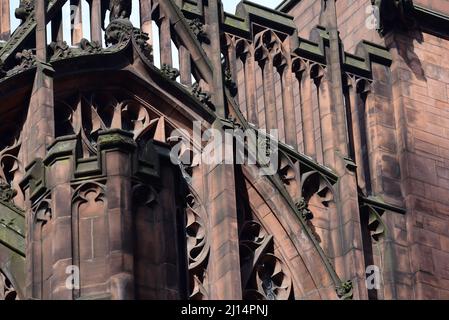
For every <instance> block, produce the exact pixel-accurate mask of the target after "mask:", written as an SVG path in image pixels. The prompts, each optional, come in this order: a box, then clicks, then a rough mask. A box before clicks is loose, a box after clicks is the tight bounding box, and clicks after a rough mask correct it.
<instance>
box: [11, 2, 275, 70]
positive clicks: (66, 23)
mask: <svg viewBox="0 0 449 320" xmlns="http://www.w3.org/2000/svg"><path fill="white" fill-rule="evenodd" d="M132 2H133V8H138V7H139V5H138V4H139V0H132ZM239 2H240V0H223V5H224V9H225V11H226V12H229V13H234V12H235V8H236V6H237V4H238V3H239ZM252 2H254V3H257V4H260V5H263V6H266V7H269V8H275V7H276V6H277V5H278V4H279V3H280V2H281V0H252ZM18 6H19V0H10V7H11V30H15V29H16V28H17V26H18V25H19V23H20V21H19V20H17V19H16V17H15V16H14V10H15V8H17V7H18ZM88 7H89V5H88V4H87V1H86V0H81V10H82V12H83V17H82V19H83V21H89V14H88V12H89V10H88ZM62 14H63V39H64V41H66V42H67V43H68V44H69V45H71V43H70V30H71V26H70V19H67V18H65V17H70V15H71V10H70V1H67V3H66V4H65V5H64V7H63V8H62ZM131 22H132V23H133V24H134V26H138V25H139V11H138V10H133V11H132V14H131ZM108 23H109V21H108V17H106V22H105V25H108ZM47 30H48V31H47V34H50V30H51V25H50V24H48V25H47ZM103 35H104V32H103ZM150 36H152V37H153V44H154V48H153V49H154V50H153V52H154V61H155V65H156V66H157V67H159V66H160V63H159V60H160V56H159V47H158V37H159V35H158V33H157V31H155V28H154V30H153V34H152V35H150ZM83 37H84V38H86V39H88V40H90V26H89V23H84V24H83ZM103 38H104V37H103ZM47 40H48V43H50V41H51V39H50V37H48V39H47ZM103 41H104V40H103ZM103 45H104V43H103ZM176 51H177V50H176V48H175V49H174V50H173V53H172V54H173V57H174V59H173V66H174V67H175V68H177V67H178V61H177V60H178V59H176V56H177V52H176Z"/></svg>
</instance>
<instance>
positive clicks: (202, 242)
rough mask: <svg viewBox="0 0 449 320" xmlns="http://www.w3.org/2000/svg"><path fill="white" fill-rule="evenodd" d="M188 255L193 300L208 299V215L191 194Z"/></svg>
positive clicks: (190, 295) (187, 212)
mask: <svg viewBox="0 0 449 320" xmlns="http://www.w3.org/2000/svg"><path fill="white" fill-rule="evenodd" d="M186 202H187V208H186V221H187V225H186V234H187V255H188V261H189V276H190V291H189V297H190V299H192V300H203V299H205V298H207V297H208V291H207V287H208V279H207V267H208V263H209V252H210V243H209V236H208V232H207V222H208V221H207V214H206V212H205V211H204V208H203V207H202V206H201V205H200V203H199V200H198V197H197V196H195V195H194V193H191V194H189V195H188V196H187V199H186Z"/></svg>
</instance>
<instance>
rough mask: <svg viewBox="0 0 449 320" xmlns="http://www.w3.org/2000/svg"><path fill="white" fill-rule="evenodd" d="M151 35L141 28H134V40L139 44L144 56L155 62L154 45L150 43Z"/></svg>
mask: <svg viewBox="0 0 449 320" xmlns="http://www.w3.org/2000/svg"><path fill="white" fill-rule="evenodd" d="M148 40H150V37H149V35H148V34H147V33H145V32H143V31H142V30H140V29H137V28H134V41H135V43H136V44H137V45H138V46H139V48H140V50H141V51H142V53H143V54H144V56H145V57H146V58H147V59H148V60H149V61H150V62H151V63H153V47H152V46H151V45H149V44H148Z"/></svg>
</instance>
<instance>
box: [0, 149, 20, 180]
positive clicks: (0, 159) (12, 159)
mask: <svg viewBox="0 0 449 320" xmlns="http://www.w3.org/2000/svg"><path fill="white" fill-rule="evenodd" d="M20 146H21V142H20V140H17V141H15V142H14V143H13V144H12V146H10V147H7V148H5V149H3V150H1V151H0V183H4V184H7V185H9V184H10V183H11V181H12V180H13V179H14V174H15V172H16V171H17V170H18V169H19V167H20V161H19V159H18V158H17V155H18V153H19V149H20Z"/></svg>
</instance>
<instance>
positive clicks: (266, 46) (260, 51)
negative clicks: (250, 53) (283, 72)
mask: <svg viewBox="0 0 449 320" xmlns="http://www.w3.org/2000/svg"><path fill="white" fill-rule="evenodd" d="M254 41H255V59H256V61H258V62H259V64H260V65H261V66H262V67H263V65H264V64H265V62H266V60H267V59H268V58H271V59H272V61H273V65H274V66H275V67H277V68H278V69H279V68H280V67H282V66H285V65H286V58H285V55H284V49H283V45H282V42H281V40H280V39H279V37H278V36H277V35H276V34H275V33H274V32H273V31H272V30H264V31H262V32H260V33H259V34H257V35H256V37H255V40H254Z"/></svg>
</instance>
